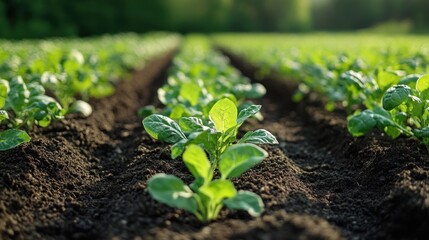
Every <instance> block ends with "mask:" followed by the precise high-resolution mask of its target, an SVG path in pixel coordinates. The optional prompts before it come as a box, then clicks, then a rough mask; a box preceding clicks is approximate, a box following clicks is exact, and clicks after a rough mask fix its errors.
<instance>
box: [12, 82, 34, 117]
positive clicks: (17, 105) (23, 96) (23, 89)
mask: <svg viewBox="0 0 429 240" xmlns="http://www.w3.org/2000/svg"><path fill="white" fill-rule="evenodd" d="M29 97H30V91H28V89H27V85H25V83H24V80H22V78H21V77H19V76H18V77H16V78H13V79H12V81H11V82H10V91H9V94H8V98H7V104H8V106H10V107H11V108H12V109H13V110H14V111H15V112H16V113H19V112H22V111H23V110H24V108H25V106H26V105H27V103H28V98H29Z"/></svg>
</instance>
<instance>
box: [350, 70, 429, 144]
mask: <svg viewBox="0 0 429 240" xmlns="http://www.w3.org/2000/svg"><path fill="white" fill-rule="evenodd" d="M413 79H414V81H413V80H412V79H409V81H407V82H403V83H406V84H407V85H406V84H399V85H394V86H392V87H390V88H389V89H388V90H387V91H386V92H385V94H384V96H383V99H382V106H383V107H377V106H375V107H374V108H373V109H372V110H370V109H367V110H364V111H363V112H358V113H356V114H354V115H353V116H351V117H350V118H349V120H348V129H349V131H350V133H351V134H352V135H353V136H362V135H364V134H365V133H367V132H369V131H370V130H371V129H372V128H374V127H378V128H379V129H381V130H383V131H384V132H385V133H386V134H388V135H389V136H390V137H392V138H396V137H398V136H399V135H401V134H404V135H406V136H414V137H416V138H417V139H419V140H420V141H421V142H422V143H423V144H425V146H426V147H427V148H428V150H429V74H428V75H424V76H422V77H420V78H418V79H415V78H413Z"/></svg>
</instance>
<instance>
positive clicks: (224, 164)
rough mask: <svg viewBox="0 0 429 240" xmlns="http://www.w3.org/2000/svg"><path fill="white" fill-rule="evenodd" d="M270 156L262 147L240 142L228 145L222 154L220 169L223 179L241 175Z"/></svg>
mask: <svg viewBox="0 0 429 240" xmlns="http://www.w3.org/2000/svg"><path fill="white" fill-rule="evenodd" d="M267 156H268V154H267V152H265V151H264V150H263V149H262V148H260V147H258V146H256V145H253V144H249V143H240V144H235V145H232V146H230V147H228V148H227V149H226V150H225V152H223V153H222V155H221V156H220V161H219V170H220V173H221V175H222V178H223V179H226V178H233V177H239V176H240V175H241V174H243V173H244V172H245V171H247V170H249V169H250V168H251V167H253V166H255V165H256V164H258V163H260V162H262V160H264V159H265V158H266V157H267Z"/></svg>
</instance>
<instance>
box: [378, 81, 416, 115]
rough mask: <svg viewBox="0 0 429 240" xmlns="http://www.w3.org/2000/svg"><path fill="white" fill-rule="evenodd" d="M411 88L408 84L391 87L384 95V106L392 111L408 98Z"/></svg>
mask: <svg viewBox="0 0 429 240" xmlns="http://www.w3.org/2000/svg"><path fill="white" fill-rule="evenodd" d="M410 94H411V88H410V87H408V86H407V85H395V86H393V87H390V88H389V89H388V90H387V91H386V93H385V94H384V97H383V108H384V109H386V110H388V111H390V110H392V109H394V108H396V107H397V106H399V105H401V104H402V103H403V102H405V101H407V100H408V98H409V97H408V96H409V95H410Z"/></svg>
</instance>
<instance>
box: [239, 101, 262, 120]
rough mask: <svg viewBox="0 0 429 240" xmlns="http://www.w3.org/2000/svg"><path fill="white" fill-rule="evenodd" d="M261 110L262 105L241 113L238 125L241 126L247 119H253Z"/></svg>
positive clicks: (251, 107)
mask: <svg viewBox="0 0 429 240" xmlns="http://www.w3.org/2000/svg"><path fill="white" fill-rule="evenodd" d="M260 110H261V105H250V106H248V107H246V108H244V109H242V110H241V111H240V113H239V114H238V119H237V124H238V125H240V124H242V123H243V122H244V121H246V119H248V118H250V117H252V116H253V115H255V114H257V113H258V112H259V111H260Z"/></svg>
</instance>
